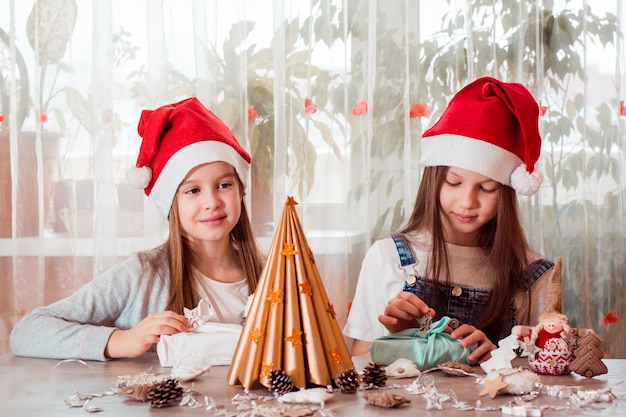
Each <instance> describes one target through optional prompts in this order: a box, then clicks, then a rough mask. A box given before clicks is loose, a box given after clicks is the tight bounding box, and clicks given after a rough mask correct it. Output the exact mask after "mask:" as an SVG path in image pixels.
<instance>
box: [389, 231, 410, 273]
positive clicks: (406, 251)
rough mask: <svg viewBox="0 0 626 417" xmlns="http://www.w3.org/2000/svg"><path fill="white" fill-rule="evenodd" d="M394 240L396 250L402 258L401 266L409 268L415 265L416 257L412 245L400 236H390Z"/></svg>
mask: <svg viewBox="0 0 626 417" xmlns="http://www.w3.org/2000/svg"><path fill="white" fill-rule="evenodd" d="M389 236H391V238H392V239H393V243H395V244H396V249H397V251H398V256H399V257H400V266H407V265H411V264H414V263H415V257H414V256H413V251H412V250H411V245H409V242H407V241H406V240H404V239H403V238H402V237H400V236H398V235H389Z"/></svg>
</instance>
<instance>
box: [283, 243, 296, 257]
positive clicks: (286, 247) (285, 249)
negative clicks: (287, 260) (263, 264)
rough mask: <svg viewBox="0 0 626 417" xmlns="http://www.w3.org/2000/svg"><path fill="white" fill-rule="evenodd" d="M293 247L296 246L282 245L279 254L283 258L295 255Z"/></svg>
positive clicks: (293, 244) (292, 244)
mask: <svg viewBox="0 0 626 417" xmlns="http://www.w3.org/2000/svg"><path fill="white" fill-rule="evenodd" d="M295 246H296V244H295V243H287V242H285V243H283V250H282V252H281V253H280V254H281V255H284V256H293V255H296V254H297V253H298V252H297V251H296V250H295V249H294V247H295Z"/></svg>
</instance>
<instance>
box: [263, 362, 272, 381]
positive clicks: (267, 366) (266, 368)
mask: <svg viewBox="0 0 626 417" xmlns="http://www.w3.org/2000/svg"><path fill="white" fill-rule="evenodd" d="M272 369H274V362H272V363H270V364H267V363H264V364H263V367H262V368H261V375H260V377H261V378H263V377H265V376H269V374H270V372H271V371H272Z"/></svg>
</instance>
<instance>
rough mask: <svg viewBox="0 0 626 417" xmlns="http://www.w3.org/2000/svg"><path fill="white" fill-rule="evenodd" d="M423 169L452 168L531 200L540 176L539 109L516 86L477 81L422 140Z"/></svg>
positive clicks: (452, 104)
mask: <svg viewBox="0 0 626 417" xmlns="http://www.w3.org/2000/svg"><path fill="white" fill-rule="evenodd" d="M422 138H423V139H422V158H421V163H422V165H423V166H437V165H444V166H454V167H459V168H463V169H468V170H471V171H474V172H477V173H479V174H482V175H485V176H487V177H489V178H491V179H493V180H496V181H498V182H499V183H501V184H505V185H508V186H510V187H513V188H514V189H515V190H516V191H517V192H518V193H519V194H522V195H532V194H534V193H535V192H537V190H538V189H539V187H540V186H541V183H542V181H543V175H542V174H541V173H540V172H538V171H536V170H535V164H536V163H537V160H538V159H539V154H540V153H541V136H540V135H539V106H538V105H537V102H536V101H535V99H534V98H533V96H532V95H531V94H530V92H529V91H528V90H527V89H526V87H524V86H523V85H522V84H519V83H507V82H502V81H499V80H496V79H495V78H491V77H482V78H479V79H477V80H476V81H474V82H472V83H470V84H468V85H467V86H465V87H464V88H462V89H461V90H460V91H459V92H458V93H457V94H456V95H455V96H454V97H453V98H452V100H451V101H450V104H449V105H448V107H447V108H446V110H445V111H444V112H443V114H442V115H441V118H440V119H439V120H438V121H437V123H435V125H434V126H432V127H431V128H430V129H428V130H427V131H426V132H424V134H423V136H422Z"/></svg>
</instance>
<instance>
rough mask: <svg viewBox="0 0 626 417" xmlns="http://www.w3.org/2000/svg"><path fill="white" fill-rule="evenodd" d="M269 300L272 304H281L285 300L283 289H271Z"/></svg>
mask: <svg viewBox="0 0 626 417" xmlns="http://www.w3.org/2000/svg"><path fill="white" fill-rule="evenodd" d="M267 301H269V302H270V303H271V304H274V305H276V304H280V303H282V302H283V291H282V290H278V291H271V292H270V294H269V295H268V296H267Z"/></svg>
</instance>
